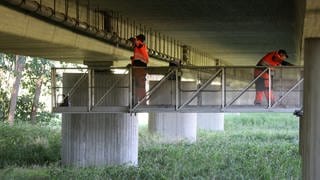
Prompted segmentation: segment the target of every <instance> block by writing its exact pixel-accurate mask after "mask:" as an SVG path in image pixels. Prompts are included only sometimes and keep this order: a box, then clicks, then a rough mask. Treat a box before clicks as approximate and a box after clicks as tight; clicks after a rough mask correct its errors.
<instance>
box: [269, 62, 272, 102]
mask: <svg viewBox="0 0 320 180" xmlns="http://www.w3.org/2000/svg"><path fill="white" fill-rule="evenodd" d="M268 73H269V88H268V94H269V98H268V108H270V107H271V99H272V98H271V80H272V79H271V68H270V67H268Z"/></svg>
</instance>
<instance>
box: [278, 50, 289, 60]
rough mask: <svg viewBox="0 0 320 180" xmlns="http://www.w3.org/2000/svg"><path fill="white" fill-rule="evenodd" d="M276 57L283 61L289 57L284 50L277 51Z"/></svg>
mask: <svg viewBox="0 0 320 180" xmlns="http://www.w3.org/2000/svg"><path fill="white" fill-rule="evenodd" d="M278 55H279V58H280V59H281V60H285V59H287V58H288V57H289V56H288V54H287V52H286V51H285V50H283V49H279V50H278Z"/></svg>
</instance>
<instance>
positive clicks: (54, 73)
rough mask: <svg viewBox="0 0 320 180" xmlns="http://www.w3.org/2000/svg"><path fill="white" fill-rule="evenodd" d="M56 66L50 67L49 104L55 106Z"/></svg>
mask: <svg viewBox="0 0 320 180" xmlns="http://www.w3.org/2000/svg"><path fill="white" fill-rule="evenodd" d="M56 72H57V71H56V68H51V94H52V96H51V103H52V104H51V106H52V107H56V106H57V102H56V98H57V96H56Z"/></svg>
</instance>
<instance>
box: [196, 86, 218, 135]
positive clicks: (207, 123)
mask: <svg viewBox="0 0 320 180" xmlns="http://www.w3.org/2000/svg"><path fill="white" fill-rule="evenodd" d="M215 89H217V87H216V86H215V85H208V86H207V87H206V90H211V92H201V93H200V96H199V100H198V101H199V103H200V104H201V105H220V104H221V93H220V92H218V93H217V92H214V90H215ZM197 123H198V124H197V127H198V129H203V130H209V131H223V130H224V113H197Z"/></svg>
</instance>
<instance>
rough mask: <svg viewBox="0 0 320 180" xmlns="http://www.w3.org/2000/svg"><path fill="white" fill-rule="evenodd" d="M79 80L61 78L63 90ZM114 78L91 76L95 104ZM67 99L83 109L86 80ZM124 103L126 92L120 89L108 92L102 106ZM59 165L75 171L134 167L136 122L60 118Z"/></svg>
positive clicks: (92, 116) (124, 116)
mask: <svg viewBox="0 0 320 180" xmlns="http://www.w3.org/2000/svg"><path fill="white" fill-rule="evenodd" d="M80 76H81V74H64V77H63V82H64V83H63V84H64V87H72V85H73V84H74V82H76V81H75V79H77V78H79V77H80ZM118 76H119V75H114V74H111V73H109V74H108V73H106V72H100V73H95V74H94V77H95V80H94V84H95V86H96V88H95V96H96V97H95V100H96V101H97V100H98V99H99V97H101V96H102V95H103V94H104V92H105V91H106V90H107V89H108V87H110V86H111V84H112V83H113V82H115V79H116V78H118ZM97 87H100V88H97ZM101 87H102V88H101ZM122 89H123V88H122ZM64 90H65V92H66V91H67V90H66V89H64ZM69 98H70V99H71V104H72V106H85V105H87V103H88V81H87V79H85V80H84V81H83V83H81V85H80V87H79V88H78V89H77V90H76V91H75V93H74V94H73V95H72V96H70V97H69ZM127 101H128V95H127V93H126V91H125V90H121V88H120V89H116V90H115V91H112V92H111V94H110V96H108V97H106V98H105V100H104V101H103V103H102V105H105V104H106V103H110V102H113V103H120V104H122V103H123V102H127ZM72 106H71V107H70V108H72ZM62 163H63V164H64V165H74V166H79V167H87V166H104V165H120V164H128V165H136V164H137V163H138V121H137V119H136V117H135V116H130V114H128V113H117V114H113V113H86V112H84V113H79V114H63V116H62Z"/></svg>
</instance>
